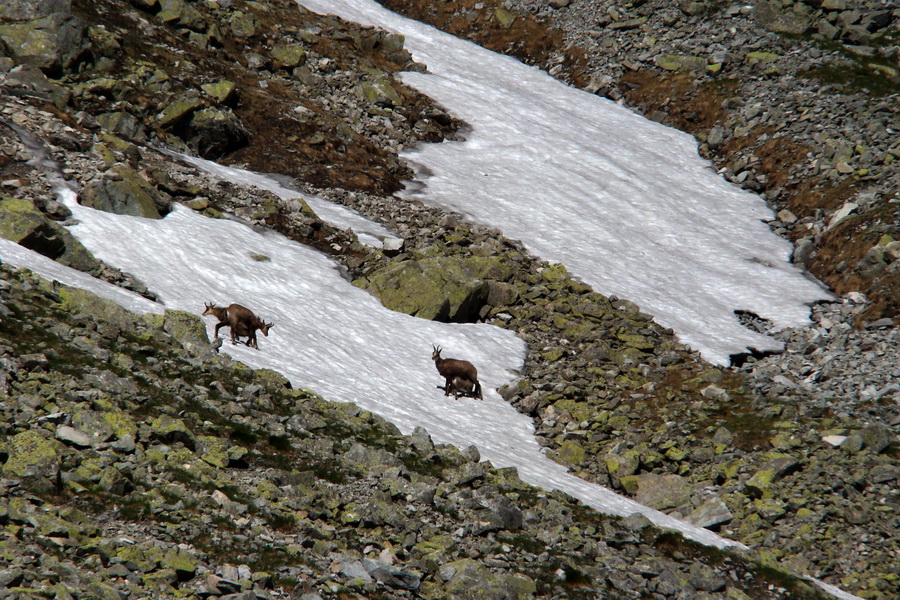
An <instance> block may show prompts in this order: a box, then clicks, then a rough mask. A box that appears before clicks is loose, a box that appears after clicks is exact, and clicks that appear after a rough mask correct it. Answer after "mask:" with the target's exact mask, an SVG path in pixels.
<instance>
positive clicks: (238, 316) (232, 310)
mask: <svg viewBox="0 0 900 600" xmlns="http://www.w3.org/2000/svg"><path fill="white" fill-rule="evenodd" d="M206 315H213V316H214V317H215V318H217V319H218V320H219V322H218V323H217V324H216V331H215V333H214V334H213V337H216V338H218V337H219V329H221V328H222V327H228V328H229V329H231V343H232V344H237V343H238V341H240V337H242V336H244V337H246V338H247V345H248V346H250V347H251V348H256V349H257V350H259V345H258V344H257V342H256V330H257V329H258V330H259V331H262V333H263V335H264V336H266V337H268V336H269V329H270V328H271V327H273V326H274V323H266V322H265V321H263V320H262V319H260V318H259V317H257V316H256V315H254V314H253V311H251V310H250V309H249V308H246V307H244V306H241V305H240V304H230V305H228V306H226V307H221V306H216V305H215V304H213V303H211V302H207V303H206V308H205V309H204V311H203V316H206Z"/></svg>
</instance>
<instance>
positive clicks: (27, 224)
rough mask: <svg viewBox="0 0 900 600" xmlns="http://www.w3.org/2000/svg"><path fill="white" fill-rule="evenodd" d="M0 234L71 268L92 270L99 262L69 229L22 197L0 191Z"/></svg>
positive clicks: (97, 266)
mask: <svg viewBox="0 0 900 600" xmlns="http://www.w3.org/2000/svg"><path fill="white" fill-rule="evenodd" d="M0 237H4V238H6V239H8V240H11V241H13V242H16V243H17V244H20V245H22V246H25V247H26V248H29V249H31V250H34V251H36V252H38V253H40V254H43V255H44V256H46V257H47V258H52V259H53V260H56V261H59V262H60V263H62V264H64V265H67V266H70V267H72V268H74V269H78V270H81V271H92V270H94V269H97V268H99V266H100V263H99V262H98V261H97V259H95V258H94V257H93V255H92V254H91V253H90V252H88V250H87V248H85V247H84V246H82V245H81V242H79V241H78V240H76V239H75V238H74V237H73V236H72V234H71V233H69V232H68V230H66V229H65V228H64V227H62V226H61V225H59V224H58V223H56V222H54V221H51V220H50V219H48V218H47V217H45V216H44V214H43V213H42V212H41V211H39V210H38V209H37V207H35V206H34V204H32V203H31V202H30V201H28V200H25V199H22V198H12V197H10V196H4V195H0Z"/></svg>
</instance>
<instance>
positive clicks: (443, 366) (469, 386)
mask: <svg viewBox="0 0 900 600" xmlns="http://www.w3.org/2000/svg"><path fill="white" fill-rule="evenodd" d="M431 347H432V348H433V349H434V351H433V352H432V353H431V358H432V360H434V366H435V367H437V370H438V373H440V374H441V376H442V377H443V378H444V380H445V381H444V395H445V396H449V395H450V392H453V395H454V396H455V397H457V398H459V396H460V395H464V396H472V397H473V398H478V399H479V400H481V398H482V396H481V384H480V383H479V382H478V369H476V368H475V365H473V364H472V363H470V362H469V361H467V360H457V359H455V358H441V347H440V346H435V345H433V344H432V346H431Z"/></svg>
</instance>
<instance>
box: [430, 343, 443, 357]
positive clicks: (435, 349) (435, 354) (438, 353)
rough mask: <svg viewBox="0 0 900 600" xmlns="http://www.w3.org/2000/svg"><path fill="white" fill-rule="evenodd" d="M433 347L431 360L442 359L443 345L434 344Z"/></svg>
mask: <svg viewBox="0 0 900 600" xmlns="http://www.w3.org/2000/svg"><path fill="white" fill-rule="evenodd" d="M431 348H432V350H433V352H432V353H431V360H441V347H440V346H435V345H434V344H432V345H431Z"/></svg>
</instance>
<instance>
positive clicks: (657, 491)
mask: <svg viewBox="0 0 900 600" xmlns="http://www.w3.org/2000/svg"><path fill="white" fill-rule="evenodd" d="M692 492H693V486H692V485H691V484H690V483H688V481H687V480H686V479H685V478H684V477H681V476H680V475H653V474H647V475H641V476H639V477H638V490H637V494H635V500H637V501H638V502H640V503H641V504H646V505H647V506H649V507H651V508H655V509H657V510H663V509H666V508H677V507H679V506H682V505H684V504H687V503H688V502H689V501H690V499H691V493H692Z"/></svg>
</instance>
